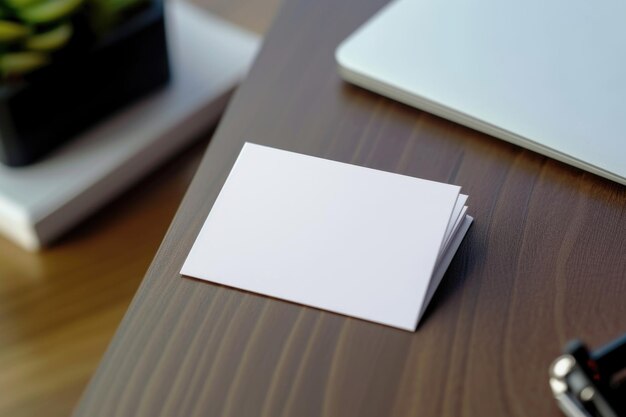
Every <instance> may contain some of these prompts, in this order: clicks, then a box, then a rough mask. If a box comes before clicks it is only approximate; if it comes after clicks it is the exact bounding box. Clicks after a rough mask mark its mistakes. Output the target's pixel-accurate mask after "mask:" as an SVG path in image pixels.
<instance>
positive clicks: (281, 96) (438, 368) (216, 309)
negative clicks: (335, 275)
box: [75, 0, 626, 417]
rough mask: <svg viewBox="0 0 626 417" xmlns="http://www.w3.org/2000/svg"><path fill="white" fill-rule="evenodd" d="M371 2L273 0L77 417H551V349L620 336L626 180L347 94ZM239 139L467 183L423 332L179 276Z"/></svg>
mask: <svg viewBox="0 0 626 417" xmlns="http://www.w3.org/2000/svg"><path fill="white" fill-rule="evenodd" d="M384 2H385V1H384V0H345V1H341V2H337V1H334V0H317V1H307V0H286V3H285V4H284V6H283V8H282V9H281V11H280V13H279V16H278V18H277V20H276V21H275V23H274V25H273V26H272V28H271V29H270V32H269V34H268V36H267V38H266V43H265V44H264V47H263V49H262V52H261V54H260V56H259V58H258V59H257V61H256V64H255V66H254V68H253V70H252V72H251V74H250V77H249V78H248V80H247V81H246V82H245V83H244V85H243V86H242V88H241V89H240V90H239V91H238V93H237V95H236V97H235V99H234V101H233V102H231V104H230V107H229V109H228V111H227V114H226V116H225V117H224V119H223V120H222V122H221V124H220V126H219V128H218V130H217V132H216V134H215V136H214V138H213V139H212V142H211V143H210V145H209V147H208V150H207V152H206V154H205V156H204V158H203V160H202V162H201V164H200V167H199V169H198V171H197V174H196V176H195V178H194V180H193V182H192V184H191V187H190V189H189V191H188V192H187V194H186V196H185V198H184V200H183V203H182V205H181V207H180V209H179V210H178V213H177V215H176V217H175V219H174V221H173V223H172V225H171V227H170V229H169V231H168V233H167V235H166V237H165V240H164V242H163V244H162V245H161V247H160V249H159V251H158V253H157V255H156V257H155V259H154V261H153V263H152V265H151V267H150V269H149V271H148V273H147V275H146V277H145V278H144V280H143V282H142V284H141V286H140V288H139V290H138V292H137V294H136V296H135V298H134V300H133V302H132V304H131V306H130V308H129V310H128V311H127V313H126V316H125V318H124V320H123V321H122V323H121V325H120V327H119V329H118V331H117V334H116V335H115V337H114V339H113V341H112V343H111V344H110V346H109V349H108V351H107V353H106V355H105V357H104V359H103V361H102V362H101V364H100V367H99V369H98V371H97V372H96V374H95V376H94V378H93V379H92V381H91V383H90V385H89V387H88V389H87V390H86V391H85V393H84V395H83V397H82V400H81V402H80V403H79V405H78V407H77V409H76V411H75V416H89V417H95V416H174V415H178V416H299V417H301V416H320V415H323V416H455V417H457V416H477V417H489V416H532V417H534V416H558V415H559V412H558V409H557V407H556V405H555V403H554V401H553V399H552V398H551V394H550V391H549V388H548V385H547V369H548V365H549V364H550V362H551V361H552V360H553V359H554V358H555V357H556V356H557V354H558V353H559V352H560V349H561V347H562V345H563V344H564V343H565V342H566V341H567V340H568V339H570V338H573V337H581V338H584V339H585V340H586V341H587V342H588V343H589V344H590V345H591V346H592V347H593V346H597V345H599V344H601V343H604V342H606V341H608V340H609V339H611V338H614V337H616V336H618V335H620V334H621V333H623V332H625V331H626V302H624V300H625V299H626V279H625V278H626V213H625V209H624V208H625V206H626V188H625V187H623V186H621V185H618V184H616V183H612V182H609V181H608V180H605V179H602V178H599V177H596V176H594V175H592V174H588V173H586V172H583V171H580V170H578V169H575V168H572V167H570V166H567V165H564V164H562V163H559V162H556V161H553V160H551V159H548V158H545V157H543V156H540V155H538V154H535V153H533V152H530V151H527V150H524V149H522V148H519V147H516V146H513V145H510V144H508V143H505V142H502V141H499V140H496V139H493V138H491V137H489V136H487V135H484V134H481V133H477V132H475V131H472V130H470V129H467V128H464V127H462V126H459V125H456V124H453V123H451V122H448V121H445V120H443V119H440V118H437V117H434V116H432V115H429V114H427V113H424V112H420V111H418V110H415V109H412V108H409V107H406V106H403V105H401V104H398V103H394V102H393V101H391V100H388V99H385V98H382V97H379V96H377V95H375V94H372V93H369V92H367V91H364V90H361V89H358V88H355V87H351V86H349V85H346V84H345V83H343V82H342V81H341V80H340V78H339V76H338V74H337V71H336V64H335V62H334V58H333V53H334V50H335V48H336V46H337V45H338V43H339V42H340V41H341V40H343V39H344V38H345V37H346V36H347V35H348V34H349V33H351V32H352V31H353V30H354V29H356V28H357V27H358V26H359V25H360V24H361V23H363V22H364V21H365V20H366V19H367V18H368V17H369V16H371V15H372V14H373V13H374V12H375V11H376V10H378V9H379V8H380V7H381V6H382V4H383V3H384ZM425 59H427V58H425ZM581 117H584V115H581ZM244 141H252V142H256V143H260V144H265V145H269V146H274V147H278V148H282V149H287V150H292V151H296V152H301V153H306V154H310V155H315V156H320V157H324V158H329V159H334V160H339V161H343V162H349V163H353V164H357V165H363V166H367V167H371V168H376V169H381V170H386V171H392V172H399V173H402V174H407V175H411V176H416V177H422V178H428V179H432V180H437V181H444V182H449V183H454V184H458V185H461V186H463V191H464V192H465V193H467V194H469V195H470V201H469V206H470V213H471V214H472V215H473V216H474V217H475V223H474V225H473V226H472V228H471V229H470V231H469V233H468V235H467V236H466V238H465V241H464V242H463V244H462V245H461V247H460V249H459V251H458V253H457V255H456V257H455V259H454V261H453V262H452V264H451V265H450V268H449V270H448V272H447V274H446V276H445V278H444V280H443V282H442V284H441V286H440V288H439V290H438V291H437V293H436V295H435V297H434V299H433V302H432V304H431V306H430V307H429V309H428V311H427V314H426V316H425V317H424V320H423V322H422V324H421V325H420V327H419V328H418V330H417V332H415V333H411V332H405V331H401V330H396V329H393V328H390V327H385V326H382V325H377V324H372V323H369V322H365V321H361V320H358V319H352V318H347V317H343V316H340V315H336V314H332V313H328V312H324V311H320V310H316V309H314V308H307V307H302V306H299V305H295V304H291V303H288V302H282V301H279V300H275V299H269V298H266V297H263V296H259V295H255V294H251V293H246V292H242V291H238V290H235V289H230V288H226V287H222V286H218V285H212V284H209V283H206V282H202V281H198V280H193V279H188V278H183V277H181V276H180V275H179V270H180V267H181V265H182V263H183V261H184V259H185V256H186V254H187V252H188V251H189V249H190V247H191V245H192V243H193V240H194V238H195V237H196V235H197V233H198V231H199V229H200V227H201V225H202V223H203V221H204V219H205V218H206V216H207V214H208V213H209V211H210V209H211V206H212V204H213V202H214V200H215V198H216V196H217V194H218V192H219V190H220V188H221V186H222V185H223V183H224V180H225V178H226V176H227V174H228V172H229V170H230V168H231V166H232V164H233V162H234V160H235V158H236V156H237V154H238V152H239V150H240V149H241V146H242V143H243V142H244ZM242 262H245V259H242Z"/></svg>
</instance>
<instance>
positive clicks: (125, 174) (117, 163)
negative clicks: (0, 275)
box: [0, 1, 259, 250]
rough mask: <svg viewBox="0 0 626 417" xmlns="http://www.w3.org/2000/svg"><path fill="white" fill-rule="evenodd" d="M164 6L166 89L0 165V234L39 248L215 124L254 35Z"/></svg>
mask: <svg viewBox="0 0 626 417" xmlns="http://www.w3.org/2000/svg"><path fill="white" fill-rule="evenodd" d="M166 7H167V9H166V12H167V15H166V23H167V29H168V42H169V46H170V48H169V50H170V63H171V69H172V80H171V82H170V84H169V85H168V86H167V87H165V88H164V89H162V90H160V91H159V92H157V93H155V94H152V95H151V96H149V97H147V98H145V99H143V100H141V101H140V102H138V103H136V104H133V105H131V106H130V107H127V108H125V109H123V110H121V111H120V112H118V113H117V114H115V115H114V116H112V117H110V118H108V119H107V120H105V121H104V122H103V123H100V124H98V125H97V126H95V127H94V128H93V129H91V130H90V131H88V132H86V133H85V134H83V135H81V136H80V137H79V138H76V139H75V140H73V141H72V142H71V143H69V144H67V145H66V146H64V147H63V148H61V149H60V150H58V151H57V152H56V153H54V154H52V155H51V156H49V157H48V158H47V159H45V160H43V161H41V162H39V163H37V164H34V165H31V166H27V167H20V168H10V167H5V166H0V233H2V234H4V235H5V236H6V237H8V238H9V239H12V240H14V241H15V242H16V243H18V244H20V245H21V246H23V247H25V248H27V249H30V250H36V249H39V248H40V247H41V246H42V245H45V244H48V243H50V242H51V241H53V240H54V239H56V238H57V237H58V236H60V235H61V234H62V233H64V232H65V231H67V230H68V229H69V228H70V227H72V226H74V225H75V224H76V223H78V222H79V221H81V220H82V219H83V218H85V217H86V216H87V215H89V214H90V213H92V212H94V211H95V210H97V209H98V208H100V207H101V206H102V205H103V204H105V203H106V202H108V201H109V200H111V199H112V198H113V197H115V196H116V195H118V194H119V193H121V192H122V191H123V190H125V189H126V188H128V187H129V186H131V185H132V184H133V183H134V182H136V181H137V180H139V179H140V178H141V177H142V176H143V175H145V174H146V173H147V172H148V171H150V170H151V169H153V168H154V167H155V166H156V165H157V164H159V163H161V162H163V161H164V160H165V159H166V158H167V157H168V156H170V155H172V154H174V153H175V152H177V151H178V150H180V149H181V148H183V147H184V146H186V145H188V144H189V143H190V142H191V141H192V140H193V139H194V138H197V137H198V135H199V134H200V133H201V132H202V131H203V130H204V129H206V128H207V127H208V126H209V125H211V124H213V123H215V122H216V121H217V119H218V117H219V115H220V114H221V113H222V111H223V110H224V108H225V106H226V104H227V101H228V98H229V96H230V95H231V93H232V92H233V91H234V89H235V87H236V86H237V85H238V83H239V82H240V81H241V80H242V79H243V77H244V76H245V74H246V73H247V71H248V68H249V67H250V65H251V63H252V61H253V59H254V57H255V55H256V52H257V50H258V46H259V38H258V37H257V36H256V35H254V34H251V33H250V32H247V31H245V30H243V29H240V28H239V27H237V26H234V25H232V24H230V23H227V22H225V21H223V20H221V19H219V18H217V17H214V16H212V15H210V14H209V13H208V12H206V11H204V10H202V9H200V8H198V7H196V6H193V5H191V4H188V3H186V2H182V1H172V2H168V3H167V6H166Z"/></svg>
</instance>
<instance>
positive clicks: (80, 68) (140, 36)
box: [0, 0, 170, 166]
mask: <svg viewBox="0 0 626 417" xmlns="http://www.w3.org/2000/svg"><path fill="white" fill-rule="evenodd" d="M169 75H170V74H169V66H168V60H167V47H166V38H165V24H164V13H163V3H162V1H161V0H0V77H1V81H0V161H2V162H3V163H5V164H7V165H11V166H19V165H26V164H29V163H31V162H33V161H36V160H37V159H38V158H41V157H42V156H44V155H45V154H46V153H48V152H50V151H51V150H52V149H54V148H55V147H57V146H58V145H59V144H61V143H62V142H64V141H66V140H68V139H70V138H71V137H73V136H75V135H76V134H78V133H80V132H81V131H83V130H84V129H85V128H87V127H89V126H91V125H93V124H94V123H95V122H97V121H99V120H101V119H102V118H104V117H105V116H107V115H109V114H111V113H112V112H113V111H115V110H117V109H119V108H120V107H122V106H124V105H125V104H128V103H129V102H131V101H133V100H136V99H137V98H139V97H142V96H144V95H145V94H147V93H149V92H152V91H153V90H155V89H156V88H158V87H160V86H163V85H164V84H165V83H166V82H167V81H168V79H169Z"/></svg>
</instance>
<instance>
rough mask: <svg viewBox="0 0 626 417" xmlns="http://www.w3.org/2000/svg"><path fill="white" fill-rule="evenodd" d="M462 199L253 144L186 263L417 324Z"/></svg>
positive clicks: (240, 281)
mask: <svg viewBox="0 0 626 417" xmlns="http://www.w3.org/2000/svg"><path fill="white" fill-rule="evenodd" d="M466 199H467V196H464V195H462V194H460V187H458V186H454V185H448V184H442V183H438V182H433V181H427V180H423V179H418V178H413V177H408V176H404V175H398V174H393V173H389V172H384V171H378V170H374V169H369V168H364V167H359V166H355V165H350V164H345V163H340V162H335V161H329V160H326V159H321V158H316V157H311V156H306V155H301V154H297V153H293V152H287V151H282V150H278V149H273V148H268V147H264V146H260V145H254V144H250V143H246V144H245V145H244V147H243V149H242V150H241V153H240V155H239V157H238V159H237V161H236V162H235V165H234V166H233V168H232V170H231V172H230V174H229V176H228V178H227V180H226V182H225V184H224V186H223V188H222V190H221V192H220V194H219V196H218V197H217V199H216V201H215V203H214V205H213V208H212V209H211V212H210V213H209V216H208V217H207V219H206V222H205V224H204V226H203V227H202V230H201V231H200V234H199V235H198V237H197V239H196V242H195V243H194V245H193V247H192V249H191V251H190V253H189V255H188V257H187V260H186V261H185V263H184V265H183V267H182V270H181V273H182V274H183V275H188V276H191V277H195V278H200V279H204V280H207V281H211V282H214V283H218V284H223V285H227V286H231V287H235V288H240V289H243V290H247V291H252V292H255V293H259V294H265V295H268V296H272V297H276V298H280V299H284V300H288V301H292V302H295V303H300V304H305V305H308V306H313V307H317V308H321V309H325V310H329V311H333V312H337V313H341V314H345V315H348V316H353V317H357V318H361V319H365V320H370V321H373V322H377V323H382V324H386V325H389V326H394V327H398V328H401V329H406V330H411V331H413V330H415V328H416V326H417V322H418V319H419V317H420V316H421V314H422V313H423V311H424V309H425V307H426V302H427V301H428V300H429V299H430V298H431V297H432V293H433V292H434V288H433V287H432V286H431V281H432V282H433V285H434V286H435V287H436V285H437V284H438V283H439V281H440V280H441V277H442V276H443V273H444V272H445V269H447V266H448V264H449V263H450V260H451V259H452V256H453V253H454V252H455V251H456V248H457V247H458V245H459V244H460V242H461V240H462V238H463V236H464V234H465V232H466V231H467V229H468V227H469V225H470V223H471V217H469V216H467V215H466V209H467V207H466V206H465V202H466Z"/></svg>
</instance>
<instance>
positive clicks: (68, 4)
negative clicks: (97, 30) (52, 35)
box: [18, 0, 84, 24]
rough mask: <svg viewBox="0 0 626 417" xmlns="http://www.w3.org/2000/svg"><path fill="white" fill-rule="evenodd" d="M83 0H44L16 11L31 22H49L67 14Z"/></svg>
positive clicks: (74, 9)
mask: <svg viewBox="0 0 626 417" xmlns="http://www.w3.org/2000/svg"><path fill="white" fill-rule="evenodd" d="M83 1H84V0H46V1H45V2H43V3H38V4H35V5H34V6H30V7H26V8H24V9H22V10H19V11H18V14H19V16H20V17H21V18H22V19H23V20H25V21H26V22H29V23H33V24H42V23H50V22H54V21H55V20H59V19H62V18H64V17H67V16H69V15H70V14H72V13H73V12H75V11H76V9H78V8H79V7H80V6H81V5H82V4H83Z"/></svg>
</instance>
